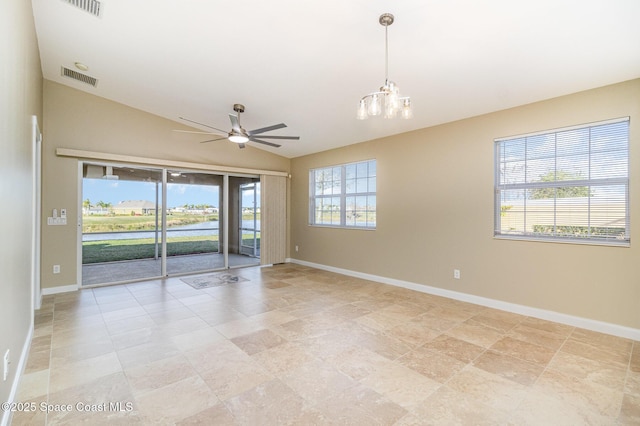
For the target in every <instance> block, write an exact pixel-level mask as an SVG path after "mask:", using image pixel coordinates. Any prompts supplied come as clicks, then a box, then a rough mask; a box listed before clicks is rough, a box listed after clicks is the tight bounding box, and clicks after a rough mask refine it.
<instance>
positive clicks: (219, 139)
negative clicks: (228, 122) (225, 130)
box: [200, 136, 227, 143]
mask: <svg viewBox="0 0 640 426" xmlns="http://www.w3.org/2000/svg"><path fill="white" fill-rule="evenodd" d="M226 138H227V137H226V136H223V137H221V138H217V139H209V140H207V141H202V142H200V143H207V142H215V141H221V140H222V139H226Z"/></svg>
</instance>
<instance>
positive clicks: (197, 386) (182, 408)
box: [136, 376, 219, 424]
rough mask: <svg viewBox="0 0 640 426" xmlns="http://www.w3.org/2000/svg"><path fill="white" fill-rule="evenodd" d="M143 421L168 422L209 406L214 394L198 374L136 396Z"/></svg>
mask: <svg viewBox="0 0 640 426" xmlns="http://www.w3.org/2000/svg"><path fill="white" fill-rule="evenodd" d="M136 402H137V405H138V409H139V411H140V415H141V416H142V417H143V418H144V421H145V423H147V424H172V423H175V422H178V421H181V420H184V419H186V418H188V417H190V416H193V415H195V414H197V413H200V412H202V411H203V410H206V409H207V408H210V407H213V406H215V405H216V404H218V402H219V400H218V398H217V397H216V396H215V395H214V394H213V393H212V392H211V390H210V389H209V388H208V387H207V385H206V383H205V382H204V381H203V380H202V379H201V378H200V376H192V377H189V378H186V379H183V380H180V381H178V382H176V383H172V384H170V385H168V386H164V387H162V388H160V389H156V390H153V391H150V392H147V393H144V394H142V395H140V396H137V397H136Z"/></svg>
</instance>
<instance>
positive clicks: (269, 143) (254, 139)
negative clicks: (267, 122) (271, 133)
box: [249, 137, 282, 148]
mask: <svg viewBox="0 0 640 426" xmlns="http://www.w3.org/2000/svg"><path fill="white" fill-rule="evenodd" d="M249 140H250V141H252V142H258V143H261V144H264V145H269V146H272V147H274V148H280V147H281V146H282V145H278V144H277V143H271V142H267V141H263V140H261V139H256V138H253V137H249Z"/></svg>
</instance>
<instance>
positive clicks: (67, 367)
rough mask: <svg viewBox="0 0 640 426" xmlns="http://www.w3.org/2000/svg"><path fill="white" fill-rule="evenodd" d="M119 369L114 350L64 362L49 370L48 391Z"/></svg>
mask: <svg viewBox="0 0 640 426" xmlns="http://www.w3.org/2000/svg"><path fill="white" fill-rule="evenodd" d="M121 371H122V367H121V365H120V361H119V360H118V355H117V354H116V353H115V352H109V353H107V354H104V355H100V356H97V357H93V358H87V359H83V360H81V361H77V362H70V363H66V364H64V365H59V366H57V367H56V368H55V369H53V370H51V371H50V380H49V391H50V392H58V391H60V390H63V389H66V388H70V387H73V386H77V385H80V384H84V383H87V382H90V381H92V380H95V379H98V378H100V377H103V376H108V375H110V374H113V373H116V372H121Z"/></svg>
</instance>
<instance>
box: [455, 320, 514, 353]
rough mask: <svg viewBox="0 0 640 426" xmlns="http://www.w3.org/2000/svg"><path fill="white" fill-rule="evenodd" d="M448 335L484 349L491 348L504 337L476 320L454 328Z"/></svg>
mask: <svg viewBox="0 0 640 426" xmlns="http://www.w3.org/2000/svg"><path fill="white" fill-rule="evenodd" d="M447 334H448V335H449V336H453V337H456V338H458V339H460V340H465V341H467V342H469V343H473V344H474V345H478V346H481V347H483V348H489V347H490V346H491V345H493V344H494V343H495V342H496V341H498V340H499V339H500V338H501V337H502V333H500V332H498V331H496V330H494V329H493V328H490V327H487V326H486V325H483V324H481V323H479V322H477V321H474V320H467V321H465V322H463V323H462V324H458V325H456V326H454V327H452V328H451V329H449V330H447Z"/></svg>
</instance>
